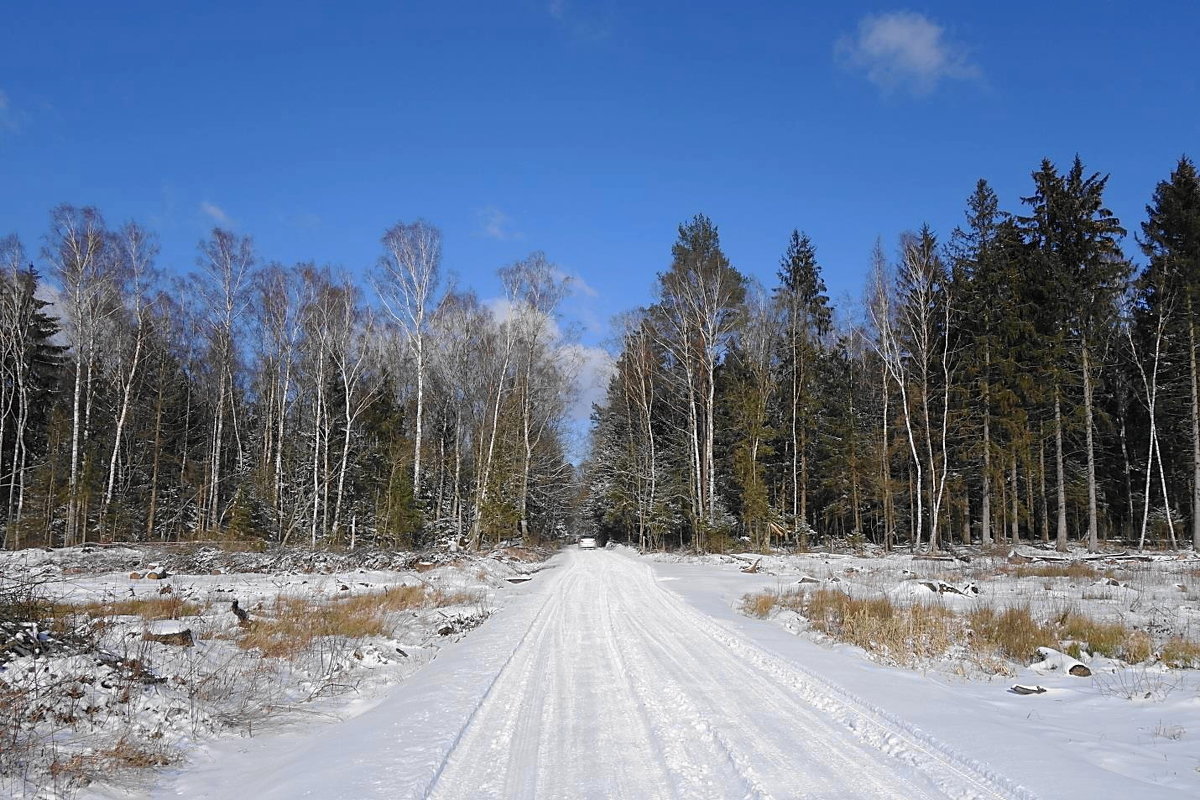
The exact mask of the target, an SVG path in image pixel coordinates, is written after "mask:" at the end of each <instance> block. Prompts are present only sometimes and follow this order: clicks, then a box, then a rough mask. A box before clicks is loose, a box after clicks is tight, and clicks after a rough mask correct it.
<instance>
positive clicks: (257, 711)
mask: <svg viewBox="0 0 1200 800" xmlns="http://www.w3.org/2000/svg"><path fill="white" fill-rule="evenodd" d="M539 561H541V557H540V556H536V555H534V554H532V553H529V552H525V551H520V550H517V549H513V550H507V551H504V550H502V551H497V552H496V553H493V554H491V555H489V556H486V557H476V556H467V555H459V556H450V555H443V556H441V557H434V558H430V559H429V560H427V561H425V560H423V559H422V557H420V556H415V555H414V554H411V553H382V552H376V553H362V552H357V553H353V554H343V555H337V554H330V553H323V552H313V551H303V550H301V551H296V550H291V551H282V552H276V553H269V554H257V553H226V552H222V551H220V550H217V549H215V548H203V549H199V550H191V551H181V550H179V549H178V548H176V549H162V550H159V551H153V550H150V551H147V550H143V549H134V548H124V547H112V548H103V549H100V548H67V549H62V550H53V551H50V550H25V551H20V552H16V553H0V577H2V579H3V583H4V585H5V586H8V587H10V588H11V587H12V586H14V585H27V584H29V583H30V582H33V583H34V584H36V591H37V593H38V594H39V595H41V596H42V597H43V598H45V599H46V600H48V601H53V602H55V603H57V604H58V610H57V611H56V612H55V613H56V616H58V617H59V618H60V619H66V620H68V621H69V625H68V626H67V629H65V630H64V629H60V630H53V629H52V630H33V629H26V630H25V631H24V632H23V634H24V636H23V637H21V640H19V641H18V642H16V643H13V642H11V641H10V637H9V636H7V635H4V631H0V644H4V643H8V644H9V645H10V646H9V648H8V652H0V706H2V708H0V716H8V717H9V719H7V720H0V730H2V731H3V734H2V735H3V739H4V740H3V742H2V743H0V770H2V771H0V796H5V795H12V796H25V795H29V796H38V797H70V796H72V795H73V794H74V793H75V791H76V790H78V789H79V788H80V785H81V784H83V783H86V782H87V781H91V780H102V781H108V782H109V784H110V786H109V788H107V789H106V788H104V787H93V788H92V789H91V791H93V792H96V791H112V792H116V793H118V794H127V793H130V792H131V793H132V794H133V795H134V796H140V795H141V794H144V792H145V791H146V785H147V781H149V780H152V779H154V777H155V774H154V773H152V772H148V771H147V770H146V769H145V767H160V766H165V765H167V764H176V763H181V762H186V761H187V760H188V759H189V758H190V757H191V756H192V754H193V753H194V752H196V751H197V748H200V747H201V746H202V743H203V742H205V741H207V740H209V739H212V738H214V737H222V736H234V737H242V736H251V735H260V734H263V733H266V732H269V731H272V730H279V729H285V730H288V729H291V728H293V727H295V726H296V725H297V724H298V723H300V722H310V723H311V722H314V721H319V720H325V721H329V720H335V719H339V718H344V717H347V716H353V715H355V714H358V713H361V712H362V711H363V710H365V709H366V708H369V707H370V706H371V705H373V704H374V703H376V702H378V700H379V699H380V697H381V696H382V694H383V693H384V692H385V690H386V688H387V687H388V686H391V685H393V684H395V683H397V682H399V681H402V680H404V679H405V678H407V677H408V676H409V675H411V674H413V673H414V672H416V671H417V670H418V669H419V668H420V667H422V666H424V665H425V664H427V663H428V662H429V661H430V660H431V659H432V658H433V657H434V656H435V655H436V654H437V652H438V651H439V650H440V649H441V648H442V647H444V646H445V645H446V644H448V643H450V642H453V641H456V640H457V639H459V638H461V637H462V636H464V635H466V634H467V633H468V632H469V631H471V630H472V629H473V628H475V627H477V626H478V625H479V624H480V623H481V622H482V621H483V620H484V619H486V618H487V616H488V615H489V614H490V613H491V612H492V610H493V609H494V608H495V607H496V605H497V603H499V602H501V600H502V598H503V595H504V593H505V592H506V591H507V589H508V588H509V587H511V586H514V585H516V583H518V582H521V581H525V580H528V576H529V575H530V574H531V573H532V572H534V571H536V570H537V569H539V568H540V567H541V564H540V563H538V562H539ZM164 572H165V575H166V577H161V576H162V575H163V574H164ZM3 588H4V586H0V590H2V589H3ZM234 600H236V601H237V602H238V605H239V608H240V609H242V610H244V611H246V612H248V614H249V619H250V621H251V622H250V625H248V626H247V625H243V624H240V623H239V620H238V617H237V616H236V615H235V614H234V612H233V611H232V605H233V601H234ZM377 601H379V602H382V601H387V602H388V603H390V606H389V607H388V608H386V609H385V610H382V611H376V609H375V606H376V604H377ZM114 611H115V612H116V613H115V614H114ZM160 617H162V618H160ZM10 627H11V626H10ZM184 632H187V633H184ZM29 634H32V635H33V636H35V637H37V638H40V639H41V640H42V641H41V642H40V643H39V646H38V647H37V650H38V652H30V650H31V642H30V641H29V640H30V638H31V637H30V635H29ZM172 635H181V636H184V637H186V638H187V639H188V640H189V641H190V645H188V646H184V645H182V644H180V643H178V641H179V640H178V639H176V640H174V641H173V640H172ZM254 635H257V637H258V638H257V639H247V638H246V637H247V636H254ZM160 637H161V638H162V639H163V641H156V640H155V639H156V638H160ZM266 648H273V649H272V651H271V652H270V653H267V652H265V649H266ZM3 649H4V648H0V650H3ZM5 749H7V750H8V752H7V753H4V752H3V750H5Z"/></svg>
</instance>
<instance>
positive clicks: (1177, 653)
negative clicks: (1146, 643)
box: [1159, 636, 1200, 668]
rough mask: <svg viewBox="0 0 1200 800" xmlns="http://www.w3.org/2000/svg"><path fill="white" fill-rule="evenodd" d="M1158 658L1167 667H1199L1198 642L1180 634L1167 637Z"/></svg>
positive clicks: (1199, 644)
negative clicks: (1170, 637) (1171, 637)
mask: <svg viewBox="0 0 1200 800" xmlns="http://www.w3.org/2000/svg"><path fill="white" fill-rule="evenodd" d="M1159 658H1161V659H1162V662H1163V663H1164V664H1166V665H1167V666H1168V667H1182V668H1186V667H1200V642H1196V641H1193V640H1192V639H1185V638H1184V637H1182V636H1176V637H1175V638H1173V639H1168V640H1167V642H1166V644H1164V645H1163V648H1162V653H1160V654H1159Z"/></svg>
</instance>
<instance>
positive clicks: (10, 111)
mask: <svg viewBox="0 0 1200 800" xmlns="http://www.w3.org/2000/svg"><path fill="white" fill-rule="evenodd" d="M21 123H22V115H21V113H20V111H18V110H17V109H16V107H14V106H13V104H12V101H11V100H10V99H9V97H8V94H7V93H6V92H5V91H4V90H3V89H0V133H16V132H17V131H19V130H21Z"/></svg>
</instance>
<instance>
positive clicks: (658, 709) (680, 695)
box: [156, 550, 1031, 800]
mask: <svg viewBox="0 0 1200 800" xmlns="http://www.w3.org/2000/svg"><path fill="white" fill-rule="evenodd" d="M520 592H521V595H520V596H519V597H517V598H514V599H513V602H511V603H510V604H509V605H508V607H507V608H505V609H504V610H503V611H502V612H501V613H499V614H497V615H496V616H495V617H494V618H493V619H492V620H491V621H490V622H489V623H488V624H487V625H485V626H484V628H482V629H481V630H479V631H477V632H476V633H474V634H472V636H470V637H468V639H467V640H465V641H464V642H462V643H460V644H459V645H457V646H456V647H453V648H448V649H447V651H446V652H445V653H443V655H442V656H440V657H439V658H438V659H437V660H436V661H435V662H434V664H433V665H431V666H430V667H428V668H426V669H425V670H423V671H422V672H421V673H418V675H417V676H415V677H414V679H413V680H412V681H411V682H409V683H408V684H406V685H404V686H402V687H399V688H398V689H397V690H395V691H394V692H393V694H392V695H391V696H390V697H389V698H388V699H387V700H386V701H384V702H382V703H381V704H379V705H378V706H376V707H375V708H373V709H371V710H370V711H367V712H366V713H364V714H362V715H360V716H358V717H355V718H354V719H352V720H349V721H348V722H345V723H342V724H338V725H334V726H330V727H328V728H326V729H324V730H323V731H321V732H317V733H315V735H314V732H312V731H310V732H309V733H308V735H307V736H303V737H300V736H297V737H295V738H291V737H287V736H283V737H270V738H269V739H268V740H265V741H251V742H248V743H246V745H245V747H243V748H242V749H243V752H241V753H237V752H226V753H223V754H222V753H217V754H215V755H214V756H213V757H212V761H211V763H210V764H209V765H208V766H203V765H201V766H200V767H199V768H196V769H192V770H188V771H186V772H184V773H183V774H181V775H179V776H178V777H177V779H176V780H175V781H174V782H172V783H171V785H169V786H167V787H163V790H162V791H161V792H160V793H159V794H158V795H156V796H187V797H234V796H240V797H263V798H267V797H279V798H285V797H286V798H291V797H302V796H313V797H322V798H331V797H347V798H349V797H355V798H364V797H389V798H391V797H433V798H485V797H494V798H524V797H538V798H638V799H639V800H640V799H641V798H734V797H737V798H741V797H750V798H797V797H820V798H842V797H844V798H862V797H873V798H929V797H947V796H949V797H956V798H967V797H986V798H997V797H1001V798H1003V797H1027V796H1031V795H1029V794H1028V793H1027V792H1025V791H1024V790H1022V789H1020V788H1019V787H1017V786H1016V785H1015V784H1013V783H1011V782H1009V781H1008V780H1006V779H1004V778H1003V777H1000V776H996V775H992V774H988V773H987V770H986V769H985V768H983V767H981V766H980V765H977V764H975V765H973V764H971V763H969V762H968V761H967V760H965V759H963V758H961V757H958V756H956V755H955V754H954V753H953V752H952V751H951V750H950V749H949V748H947V747H945V746H944V745H943V744H941V743H939V742H937V741H935V740H933V739H931V738H930V737H928V736H926V735H924V734H922V733H920V732H919V731H917V730H915V729H913V728H911V727H910V726H907V725H906V724H904V723H903V722H902V721H900V720H898V719H895V718H892V717H890V716H888V715H887V714H885V713H884V712H882V711H878V710H875V709H872V708H869V707H866V706H864V705H863V704H861V703H859V702H858V701H856V700H855V699H853V698H852V697H850V696H849V695H845V694H844V693H841V692H840V691H839V690H838V689H837V687H835V686H833V685H831V684H829V683H827V682H826V681H824V680H823V679H821V678H819V677H817V676H816V675H813V674H809V673H807V672H805V671H803V669H802V668H798V667H797V666H796V665H794V664H789V663H787V662H784V661H781V660H779V659H777V658H776V657H774V656H772V655H770V654H769V653H767V652H766V651H764V650H761V649H759V648H758V647H757V646H755V645H754V644H753V643H751V642H750V641H748V640H746V639H744V638H742V637H740V636H739V635H738V634H736V633H734V632H733V631H731V630H730V629H728V628H726V627H724V626H722V625H721V624H719V623H718V622H716V621H714V620H713V619H712V618H710V617H707V616H705V615H704V614H702V613H701V612H699V611H697V610H695V609H693V608H692V607H690V606H688V605H687V604H685V603H684V602H683V601H682V600H681V599H680V598H679V597H678V596H677V595H676V594H674V593H673V592H671V591H668V590H667V589H665V588H663V587H662V586H661V585H660V583H659V582H658V581H657V580H656V579H655V576H654V574H653V573H652V571H651V569H650V568H649V567H648V566H647V565H646V564H645V563H643V562H640V561H638V560H636V559H634V558H630V557H628V556H625V555H623V554H620V553H614V552H609V551H603V550H599V551H569V552H566V553H564V554H562V555H560V556H559V557H557V558H556V560H555V562H554V567H553V568H551V569H549V570H546V571H544V572H543V573H541V574H540V575H539V576H538V577H537V578H535V579H534V581H532V582H530V583H529V584H527V585H526V586H524V587H521V588H520ZM251 776H253V777H251Z"/></svg>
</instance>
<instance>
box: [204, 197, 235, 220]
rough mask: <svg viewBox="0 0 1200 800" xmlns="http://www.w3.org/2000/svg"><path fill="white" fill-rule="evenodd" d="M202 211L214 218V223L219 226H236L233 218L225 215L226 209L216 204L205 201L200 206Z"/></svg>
mask: <svg viewBox="0 0 1200 800" xmlns="http://www.w3.org/2000/svg"><path fill="white" fill-rule="evenodd" d="M200 210H201V211H202V212H204V213H205V214H207V215H208V216H209V217H210V218H212V221H213V222H215V223H217V224H218V225H226V226H233V224H234V222H233V218H232V217H230V216H229V215H228V214H227V213H225V209H223V208H221V207H220V206H219V205H217V204H216V203H210V202H208V201H207V200H205V201H204V202H203V203H201V204H200Z"/></svg>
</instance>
